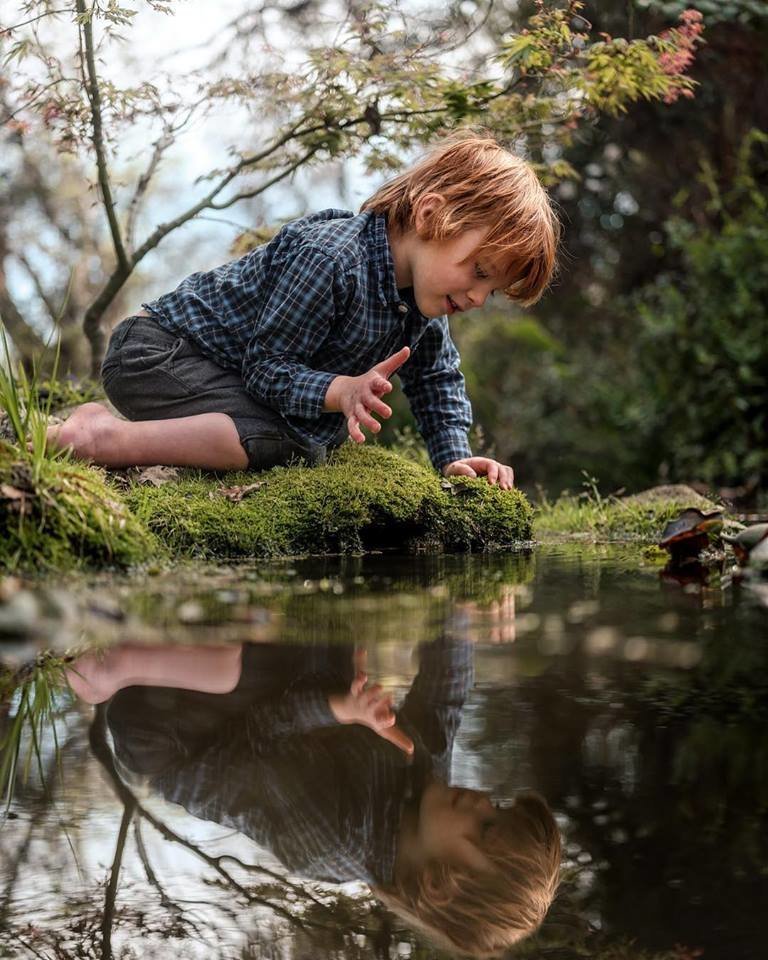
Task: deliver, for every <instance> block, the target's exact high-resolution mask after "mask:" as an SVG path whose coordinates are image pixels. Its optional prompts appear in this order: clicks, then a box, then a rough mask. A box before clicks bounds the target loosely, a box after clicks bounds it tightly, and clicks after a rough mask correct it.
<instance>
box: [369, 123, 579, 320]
mask: <svg viewBox="0 0 768 960" xmlns="http://www.w3.org/2000/svg"><path fill="white" fill-rule="evenodd" d="M426 194H439V195H440V196H441V197H443V199H444V200H445V204H444V205H443V207H442V208H441V209H439V210H437V211H436V212H435V213H434V214H433V215H432V216H430V217H429V218H428V220H427V221H426V223H425V225H424V229H423V231H422V233H421V234H420V235H421V237H422V239H424V240H446V239H448V238H451V237H454V236H456V235H457V234H458V233H460V232H461V231H463V230H471V229H474V228H478V227H489V228H490V229H489V232H488V235H487V236H486V238H485V239H484V240H483V242H482V243H481V244H480V246H479V247H478V250H477V254H478V255H479V256H484V257H487V259H488V260H489V261H490V262H491V264H492V265H493V266H494V267H495V268H496V269H498V270H500V271H501V272H502V273H503V274H507V273H509V274H511V275H512V276H513V277H515V279H514V280H513V282H512V283H511V284H510V285H509V286H507V287H506V288H505V289H504V293H505V294H506V295H507V296H508V297H509V298H510V299H511V300H516V301H518V302H519V303H521V304H522V305H523V306H530V304H532V303H535V302H536V301H537V300H538V299H539V298H540V297H541V295H542V294H543V293H544V291H545V290H546V288H547V286H548V285H549V283H550V281H551V279H552V277H553V275H554V273H555V268H556V256H557V245H558V242H559V239H560V222H559V221H558V219H557V216H556V214H555V211H554V209H553V205H552V202H551V200H550V198H549V196H548V195H547V192H546V190H545V189H544V187H543V186H542V185H541V183H540V182H539V179H538V177H537V176H536V173H535V171H534V169H533V167H531V165H530V164H529V163H527V162H526V161H525V160H522V159H521V158H520V157H517V156H515V155H514V154H513V153H511V152H510V151H509V150H506V149H505V148H504V147H502V146H501V144H500V143H498V141H497V140H496V139H495V138H494V137H492V136H490V135H489V134H484V133H479V132H476V131H473V130H467V129H464V130H460V131H456V132H454V133H453V134H451V135H450V136H448V137H446V138H444V139H443V140H441V141H440V142H439V143H437V144H436V145H435V146H433V147H432V148H431V149H430V150H429V151H428V152H427V153H426V154H425V155H424V156H423V157H422V159H421V160H419V162H418V163H417V164H416V165H415V166H413V167H411V168H410V169H409V170H406V172H405V173H401V174H400V175H399V176H397V177H395V178H394V179H393V180H390V181H389V182H388V183H385V184H384V185H383V186H382V187H380V188H379V189H378V190H377V191H376V193H374V194H373V196H372V197H369V198H368V199H367V200H366V201H365V203H363V205H362V206H361V208H360V209H361V211H362V210H372V211H374V212H376V213H384V214H386V216H387V224H388V226H389V227H390V228H391V229H392V230H394V231H395V233H396V234H403V233H406V232H407V231H409V230H411V229H412V228H413V223H414V211H415V208H416V206H417V205H418V203H419V201H420V200H421V198H422V197H424V196H425V195H426Z"/></svg>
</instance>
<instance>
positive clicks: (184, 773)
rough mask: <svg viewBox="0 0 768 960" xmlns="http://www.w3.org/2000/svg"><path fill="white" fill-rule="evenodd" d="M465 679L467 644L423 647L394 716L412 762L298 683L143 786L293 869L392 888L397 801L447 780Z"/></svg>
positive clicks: (127, 733)
mask: <svg viewBox="0 0 768 960" xmlns="http://www.w3.org/2000/svg"><path fill="white" fill-rule="evenodd" d="M472 677H473V670H472V645H471V644H470V643H469V642H467V641H466V640H462V639H460V638H457V639H447V638H442V639H441V640H438V641H436V642H434V643H429V644H424V645H422V647H421V664H420V669H419V674H418V676H417V677H416V679H415V680H414V682H413V685H412V686H411V689H410V691H409V692H408V695H407V696H406V698H405V701H404V703H403V706H402V708H401V709H400V710H399V711H398V724H399V726H400V727H401V728H402V729H403V730H405V731H407V732H408V734H409V735H410V736H411V737H413V739H414V743H415V746H416V752H415V756H414V759H413V762H412V763H409V761H408V758H406V756H405V754H403V753H402V752H401V751H400V750H399V749H398V748H397V747H395V746H394V745H393V744H391V743H388V742H387V741H385V740H383V739H382V738H380V737H379V736H377V735H376V734H375V733H374V732H373V731H372V730H370V729H368V728H367V727H362V726H359V725H357V724H349V725H344V726H340V725H339V724H338V723H336V721H335V719H334V717H333V714H332V713H331V711H330V709H329V707H328V701H327V699H326V697H325V696H324V695H323V694H321V693H319V692H318V691H317V690H316V689H313V688H311V687H310V688H307V687H306V685H305V680H306V678H303V679H302V681H301V683H300V685H298V686H297V687H296V689H295V690H294V692H292V693H291V692H289V693H287V694H285V695H284V696H283V697H281V698H280V699H279V700H278V701H271V702H270V701H268V702H266V703H255V704H251V705H250V706H249V707H248V708H247V712H246V713H245V715H244V717H241V718H239V719H237V720H235V721H234V722H233V723H232V724H231V725H230V726H229V728H228V731H227V734H226V735H225V736H223V737H220V738H219V739H218V740H217V741H216V742H215V743H214V744H212V745H211V746H209V747H208V748H207V749H205V750H204V751H203V752H202V753H200V754H199V755H198V756H196V757H191V758H190V757H186V758H184V759H181V756H183V754H184V753H185V750H184V747H183V745H181V744H173V745H172V746H171V749H170V757H169V759H170V761H171V762H170V763H166V764H165V769H164V770H163V771H162V772H160V773H156V774H155V775H154V776H153V777H152V778H151V780H150V784H151V786H152V787H153V788H154V789H155V790H157V791H158V792H159V793H161V794H162V795H163V796H165V797H166V798H167V799H168V800H170V801H172V802H174V803H178V804H180V805H181V806H183V807H184V808H185V809H186V810H187V811H189V812H190V813H191V814H193V815H194V816H196V817H199V818H200V819H203V820H211V821H213V822H215V823H220V824H222V825H224V826H227V827H231V828H234V829H235V830H237V831H239V832H240V833H243V834H245V835H247V836H249V837H251V838H252V839H253V840H255V841H256V843H258V844H259V845H260V846H262V847H265V848H266V849H268V850H271V851H272V852H273V853H274V855H275V856H276V857H277V858H278V859H279V860H280V861H281V862H282V863H283V864H284V865H285V867H286V868H287V869H288V870H289V871H290V872H291V873H294V874H298V875H301V876H305V877H310V878H313V879H317V880H326V881H330V882H336V883H342V882H345V881H348V880H363V881H365V882H367V883H370V884H373V883H389V882H391V880H392V871H393V867H394V860H395V852H396V841H397V832H398V829H399V824H400V818H401V815H402V805H403V802H404V800H405V799H407V797H408V796H409V795H411V794H414V795H415V796H419V795H420V792H421V784H422V781H423V778H424V776H425V775H426V774H427V773H428V772H430V771H431V772H433V773H434V774H435V775H436V776H438V777H440V778H442V779H445V780H447V779H448V776H449V773H450V769H449V768H450V757H451V751H452V748H453V740H454V737H455V734H456V730H457V728H458V725H459V721H460V717H461V707H462V704H463V703H464V700H465V699H466V695H467V693H468V691H469V689H470V687H471V684H472ZM222 699H226V698H222ZM143 719H144V715H142V716H137V717H136V723H137V724H139V725H140V724H141V722H142V720H143ZM120 726H121V727H122V729H119V728H118V729H115V728H113V737H114V738H115V745H116V750H117V751H118V754H120V753H123V750H122V749H121V747H122V746H123V745H124V744H125V743H126V741H127V740H128V739H130V737H131V734H132V731H131V725H130V724H127V725H126V724H125V723H124V722H121V725H120ZM233 730H234V731H235V732H234V733H232V731H233ZM134 760H135V761H137V762H136V763H135V765H136V766H140V765H141V763H140V759H139V758H138V757H134ZM154 762H156V754H155V755H154V757H153V763H154Z"/></svg>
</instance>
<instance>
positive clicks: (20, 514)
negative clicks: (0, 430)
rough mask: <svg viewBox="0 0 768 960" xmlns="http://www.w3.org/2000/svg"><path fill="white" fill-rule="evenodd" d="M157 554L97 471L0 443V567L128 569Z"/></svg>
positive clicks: (116, 495) (152, 539)
mask: <svg viewBox="0 0 768 960" xmlns="http://www.w3.org/2000/svg"><path fill="white" fill-rule="evenodd" d="M157 552H158V544H157V543H156V542H155V540H154V538H153V537H152V536H151V534H149V533H148V531H147V530H146V528H145V527H144V526H143V525H142V524H141V523H140V522H139V521H138V520H136V518H135V517H133V516H132V515H131V514H130V512H129V511H128V509H127V507H126V505H125V503H124V501H123V500H122V498H121V497H120V495H119V494H117V493H116V492H115V491H113V490H112V489H110V487H109V486H108V485H107V483H106V482H105V478H104V474H103V472H102V471H100V470H96V469H94V468H91V467H85V466H79V465H76V464H73V463H70V462H68V461H66V460H61V459H58V460H56V459H54V460H51V459H47V458H41V459H32V458H30V457H29V456H25V455H23V453H22V451H21V450H19V449H18V448H17V447H14V446H12V445H11V444H8V443H5V442H3V441H0V569H2V568H21V569H30V570H36V569H39V568H40V567H54V568H57V569H67V568H70V567H72V566H80V565H84V564H94V565H100V566H103V565H106V564H118V565H120V566H128V565H131V564H135V563H139V562H141V561H143V560H146V559H148V558H149V557H150V556H156V555H157Z"/></svg>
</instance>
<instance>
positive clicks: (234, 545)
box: [127, 444, 532, 557]
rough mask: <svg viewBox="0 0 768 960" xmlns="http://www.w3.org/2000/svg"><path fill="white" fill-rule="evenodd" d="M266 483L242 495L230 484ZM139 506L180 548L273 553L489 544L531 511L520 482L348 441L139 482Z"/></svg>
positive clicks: (523, 524)
mask: <svg viewBox="0 0 768 960" xmlns="http://www.w3.org/2000/svg"><path fill="white" fill-rule="evenodd" d="M258 482H261V483H262V486H261V487H259V488H258V489H257V490H255V491H254V492H253V493H251V494H250V495H248V496H246V497H245V498H244V499H242V500H241V501H240V502H232V501H231V500H229V499H228V498H227V497H225V496H224V495H223V494H221V493H220V492H219V490H220V488H221V487H222V486H227V487H231V486H233V485H249V484H253V483H258ZM127 501H128V504H129V505H130V507H131V509H132V510H133V511H134V513H135V514H136V516H137V517H138V518H139V519H140V520H141V521H142V522H143V523H145V524H146V525H147V526H148V527H149V529H150V530H151V531H152V532H153V533H155V534H156V535H157V536H158V538H159V539H160V540H162V541H163V542H165V543H166V544H167V545H168V546H169V547H170V548H171V550H172V551H173V552H174V553H176V554H195V555H201V556H258V557H274V556H280V555H283V556H286V555H295V554H322V553H348V552H360V551H363V550H372V549H383V548H396V549H398V550H414V549H431V550H489V549H493V548H497V547H501V546H508V545H510V544H512V543H515V542H518V541H522V540H527V539H529V538H530V536H531V519H532V511H531V507H530V505H529V503H528V501H527V500H526V499H525V497H524V496H523V494H521V493H520V492H518V491H511V492H503V491H501V490H499V489H498V488H496V487H491V486H490V485H489V484H488V483H487V482H486V481H485V480H467V479H457V480H455V481H453V482H452V483H451V485H450V486H448V485H447V484H445V482H444V481H441V479H440V478H439V477H438V476H437V475H436V474H434V473H433V472H432V471H430V470H427V469H425V468H424V467H422V466H420V465H419V464H417V463H412V462H409V461H407V460H405V459H403V458H402V457H400V456H398V455H396V454H394V453H392V452H390V451H388V450H385V449H383V448H382V447H378V446H376V445H372V444H366V445H365V446H364V447H356V446H353V445H352V444H345V445H344V446H343V447H341V448H340V449H339V450H338V451H337V452H336V453H335V454H333V456H332V457H331V458H330V459H329V462H328V463H327V464H326V465H324V466H320V467H312V468H309V467H301V466H292V467H275V468H274V469H272V470H269V471H266V472H264V473H262V474H253V473H240V474H227V475H226V478H221V477H219V478H215V477H214V478H212V477H211V476H210V475H205V474H202V473H200V472H198V471H187V472H185V473H184V474H182V477H181V479H180V480H179V481H178V482H174V483H167V484H164V485H163V486H161V487H152V486H134V487H133V488H132V489H131V490H130V491H129V492H128V494H127Z"/></svg>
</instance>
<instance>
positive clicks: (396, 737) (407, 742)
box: [379, 727, 413, 757]
mask: <svg viewBox="0 0 768 960" xmlns="http://www.w3.org/2000/svg"><path fill="white" fill-rule="evenodd" d="M379 736H380V737H382V738H383V739H384V740H389V742H390V743H394V745H395V746H396V747H398V748H399V749H400V750H402V751H403V753H407V754H408V756H409V757H410V755H411V754H412V753H413V740H411V738H410V737H409V736H406V734H404V733H403V731H402V730H401V729H400V728H399V727H388V728H387V729H386V730H380V731H379Z"/></svg>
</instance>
